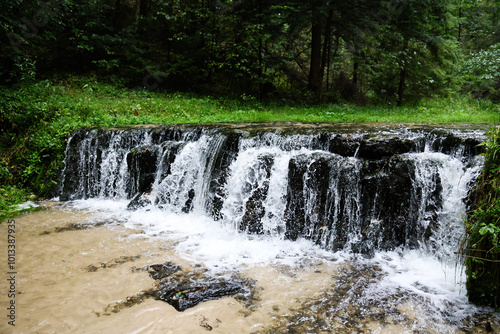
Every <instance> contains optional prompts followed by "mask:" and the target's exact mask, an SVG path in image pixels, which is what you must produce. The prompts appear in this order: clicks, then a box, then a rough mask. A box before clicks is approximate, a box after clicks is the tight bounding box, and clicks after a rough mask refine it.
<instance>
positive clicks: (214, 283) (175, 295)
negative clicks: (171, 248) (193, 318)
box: [149, 262, 252, 312]
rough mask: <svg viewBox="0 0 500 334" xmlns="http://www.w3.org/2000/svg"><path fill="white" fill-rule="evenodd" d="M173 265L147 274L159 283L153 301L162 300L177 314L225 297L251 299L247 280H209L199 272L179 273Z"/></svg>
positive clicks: (151, 267)
mask: <svg viewBox="0 0 500 334" xmlns="http://www.w3.org/2000/svg"><path fill="white" fill-rule="evenodd" d="M180 270H181V269H180V268H179V267H178V266H176V265H174V264H172V263H169V262H167V263H165V264H157V265H153V266H149V274H150V275H151V277H152V278H154V279H156V280H158V288H157V289H156V290H155V291H153V292H152V295H153V296H154V298H155V299H158V300H163V301H165V302H167V303H169V304H170V305H172V306H173V307H175V309H176V310H177V311H181V312H182V311H184V310H186V309H188V308H191V307H193V306H196V305H198V304H199V303H202V302H204V301H207V300H214V299H219V298H221V297H224V296H234V295H237V294H239V295H240V296H241V295H243V296H246V297H247V298H250V297H251V294H252V293H251V290H250V286H249V282H248V280H247V279H244V278H241V277H239V276H237V275H234V274H233V275H230V276H208V275H206V273H203V272H201V271H180Z"/></svg>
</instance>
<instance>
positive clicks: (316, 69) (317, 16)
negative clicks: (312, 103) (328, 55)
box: [309, 7, 322, 94]
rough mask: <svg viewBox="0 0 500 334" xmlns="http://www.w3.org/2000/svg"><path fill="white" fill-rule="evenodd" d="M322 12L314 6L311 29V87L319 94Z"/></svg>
mask: <svg viewBox="0 0 500 334" xmlns="http://www.w3.org/2000/svg"><path fill="white" fill-rule="evenodd" d="M321 34H322V26H321V13H320V11H319V10H318V9H317V8H316V7H314V8H313V12H312V29H311V66H310V68H309V89H310V90H311V91H312V92H313V93H316V94H318V92H319V91H320V89H321Z"/></svg>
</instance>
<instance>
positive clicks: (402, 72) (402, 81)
mask: <svg viewBox="0 0 500 334" xmlns="http://www.w3.org/2000/svg"><path fill="white" fill-rule="evenodd" d="M407 49H408V41H405V42H404V48H403V50H407ZM402 64H403V65H402V66H401V69H400V71H399V87H398V102H397V103H398V106H401V105H402V104H403V95H404V91H405V83H406V59H402Z"/></svg>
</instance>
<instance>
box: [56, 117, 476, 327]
mask: <svg viewBox="0 0 500 334" xmlns="http://www.w3.org/2000/svg"><path fill="white" fill-rule="evenodd" d="M484 139H485V138H484V132H483V131H480V130H472V129H450V128H448V129H436V128H430V127H429V128H426V127H423V126H422V127H418V126H406V127H403V126H394V127H379V128H370V127H359V128H355V129H352V128H350V127H348V126H333V125H317V126H311V125H300V126H297V127H294V126H280V125H261V126H256V125H239V126H238V125H217V126H216V125H211V126H208V125H205V126H188V125H186V126H155V127H135V128H122V129H81V130H78V131H76V132H75V133H73V135H72V136H71V138H70V139H69V141H68V147H67V150H66V160H65V169H64V170H63V173H62V181H61V190H60V199H61V200H64V201H66V200H73V201H75V200H81V199H99V200H100V201H108V202H109V201H113V202H117V203H123V204H122V206H120V207H121V208H122V209H124V208H125V207H128V209H129V210H128V211H127V216H126V219H125V220H126V221H127V223H126V225H127V224H129V225H130V226H138V225H139V226H141V228H143V229H144V232H143V233H144V234H145V235H151V236H159V235H161V234H162V233H164V234H168V235H170V237H174V238H176V237H175V236H176V235H177V236H178V237H177V238H178V239H177V240H178V245H177V247H178V252H179V253H182V254H183V255H184V256H185V257H187V258H190V259H195V261H205V265H207V266H209V267H210V266H212V267H214V268H215V267H217V268H222V267H225V266H235V265H240V264H245V263H246V264H249V263H254V264H255V263H259V264H260V265H262V264H264V265H265V264H266V262H267V263H271V262H273V261H280V259H281V260H283V261H285V262H286V261H289V262H286V263H287V264H293V263H294V262H297V261H298V260H297V259H298V257H309V256H317V255H318V254H321V255H319V256H320V257H323V258H331V257H332V256H335V255H334V254H337V255H339V254H344V255H345V256H347V255H346V254H361V255H362V256H363V258H364V259H361V258H360V259H359V261H365V262H363V263H364V264H363V265H367V263H370V264H373V265H375V266H381V267H384V268H385V269H383V270H384V271H385V272H386V273H387V274H386V275H385V278H380V280H382V281H386V282H390V283H387V285H385V286H386V287H387V286H394V284H396V285H397V287H396V288H394V289H396V290H397V289H400V288H401V287H404V288H405V289H407V290H408V291H410V293H416V294H417V295H419V296H424V297H425V298H427V297H428V295H429V293H428V292H425V291H427V290H426V289H429V288H428V287H429V286H431V285H432V283H426V279H424V278H422V277H418V278H416V279H415V281H412V279H413V278H414V277H413V278H412V275H414V276H415V275H416V274H415V273H416V272H417V271H420V270H427V269H426V268H427V267H425V269H424V268H423V267H422V263H421V262H419V261H421V259H422V258H425V259H427V260H426V261H427V262H428V263H431V265H435V264H436V263H439V265H440V266H450V267H452V268H453V267H454V264H456V263H457V258H456V255H455V253H456V251H457V249H458V247H459V243H460V240H461V238H462V236H463V233H464V227H463V217H464V215H465V213H466V200H467V196H468V194H469V192H470V189H471V185H472V184H473V183H474V181H475V179H476V177H477V175H478V173H479V171H480V168H481V164H482V160H481V158H480V157H479V153H480V149H479V148H478V146H477V145H478V144H479V143H480V142H481V141H483V140H484ZM81 205H83V204H81ZM83 206H85V205H83ZM224 233H225V234H226V235H225V236H223V237H221V236H220V235H217V234H224ZM196 236H200V237H199V238H198V237H196ZM202 239H203V240H202ZM269 243H270V244H272V245H273V246H272V249H270V248H266V247H268V245H269ZM304 243H308V245H310V246H304V245H305V244H304ZM250 244H253V245H250ZM294 244H295V245H294ZM255 245H257V246H255ZM264 245H267V246H264ZM314 245H317V246H319V247H320V249H318V248H314V247H316V246H314ZM304 247H305V248H304ZM308 247H312V248H308ZM304 249H307V250H304ZM334 252H336V253H334ZM313 254H314V255H313ZM325 254H326V255H325ZM415 254H419V255H415ZM344 255H343V256H344ZM354 256H355V257H357V256H356V255H354ZM284 259H287V260H284ZM405 261H406V262H407V263H409V264H408V266H411V265H413V264H415V265H416V266H417V267H415V268H411V267H408V266H406V265H403V264H402V263H404V262H405ZM285 262H283V263H285ZM418 266H420V267H418ZM447 270H448V269H447ZM452 271H453V270H452ZM403 273H406V278H407V279H408V282H410V283H409V284H406V283H404V282H403V281H404V279H403V280H402V279H401V275H402V274H403ZM460 275H461V274H460ZM460 275H458V276H460ZM416 276H418V275H416ZM461 279H463V277H459V278H457V279H456V280H457V281H460V280H461ZM452 281H453V279H452ZM357 282H358V283H359V281H357ZM395 282H396V283H395ZM366 284H368V283H366ZM426 284H427V285H426ZM454 284H455V283H453V285H454ZM421 285H424V286H427V287H426V288H422V289H421V288H419V287H420V286H421ZM381 289H382V288H381V287H371V288H368V287H365V293H366V295H365V296H364V297H363V298H361V297H360V298H358V299H359V300H360V303H362V302H361V300H364V302H365V303H366V305H367V306H366V307H372V306H370V305H371V304H370V303H372V302H373V300H374V299H376V297H375V294H376V293H380V292H381ZM440 289H444V290H446V291H447V292H446V293H448V292H450V291H452V294H453V296H454V297H449V298H450V300H453V302H456V303H459V304H460V303H461V304H460V305H463V303H466V302H465V301H464V291H463V290H461V287H460V286H459V287H458V288H449V286H448V287H446V288H443V287H441V286H439V287H435V290H436V291H437V292H436V293H435V294H438V295H440V296H441V291H442V290H440ZM450 289H451V290H450ZM444 290H443V291H444ZM370 291H371V292H370ZM391 293H392V292H391ZM354 294H355V293H354V292H353V294H351V295H349V297H347V298H346V300H345V301H344V302H348V301H349V300H351V299H352V298H354V297H353V296H354ZM430 294H432V293H430ZM325 298H327V297H325ZM443 298H444V297H443ZM446 298H448V297H446ZM457 300H459V301H457ZM351 301H352V300H351ZM341 304H342V303H341ZM337 307H340V306H337ZM460 307H463V306H460ZM330 311H331V310H330ZM332 321H333V320H332Z"/></svg>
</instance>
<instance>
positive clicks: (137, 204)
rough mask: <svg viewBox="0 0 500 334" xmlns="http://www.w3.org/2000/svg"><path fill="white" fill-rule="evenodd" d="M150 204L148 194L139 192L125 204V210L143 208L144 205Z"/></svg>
mask: <svg viewBox="0 0 500 334" xmlns="http://www.w3.org/2000/svg"><path fill="white" fill-rule="evenodd" d="M148 205H151V201H150V200H149V194H146V193H139V194H137V195H135V196H134V198H132V200H131V201H130V203H128V205H127V210H133V211H135V210H137V209H140V208H143V207H145V206H148Z"/></svg>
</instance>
